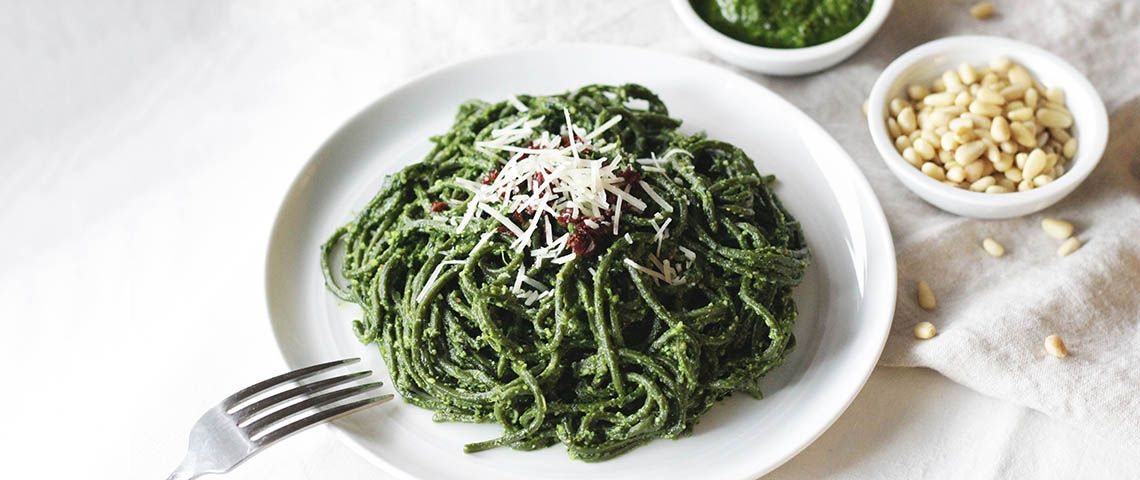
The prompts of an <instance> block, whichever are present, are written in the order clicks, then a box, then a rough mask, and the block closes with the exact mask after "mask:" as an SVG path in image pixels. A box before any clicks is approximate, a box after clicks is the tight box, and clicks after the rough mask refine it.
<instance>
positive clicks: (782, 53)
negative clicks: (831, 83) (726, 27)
mask: <svg viewBox="0 0 1140 480" xmlns="http://www.w3.org/2000/svg"><path fill="white" fill-rule="evenodd" d="M690 1H691V0H673V9H674V10H676V11H677V14H678V16H679V17H681V21H682V23H684V24H685V25H686V26H687V27H689V29H690V30H695V31H696V33H697V34H698V35H701V36H703V37H705V38H706V39H708V40H709V41H713V42H717V43H718V46H719V47H720V48H723V49H726V50H731V51H732V53H733V54H734V55H737V56H741V57H752V58H764V59H766V60H769V61H776V62H798V61H804V60H809V59H816V58H822V57H826V56H828V55H831V54H834V53H835V52H839V51H843V50H844V49H847V48H851V47H855V46H857V45H859V44H860V43H861V42H863V41H865V40H867V39H869V38H870V37H871V36H872V35H874V34H875V32H876V31H878V30H879V27H881V26H882V25H883V22H884V21H885V20H886V19H887V14H888V13H890V11H891V7H892V6H893V5H894V0H873V1H872V2H871V10H870V11H868V12H867V16H866V17H864V18H863V21H861V22H859V24H858V25H856V26H855V28H853V29H851V31H849V32H847V33H844V34H843V35H840V36H839V37H836V38H834V39H832V40H828V41H826V42H823V43H820V44H818V45H812V46H808V47H799V48H772V47H761V46H759V45H753V44H751V43H747V42H742V41H740V40H737V39H735V38H732V37H730V36H728V35H726V34H724V33H721V32H720V31H719V30H717V29H715V28H713V27H712V25H709V24H708V22H705V20H704V19H703V18H701V16H700V15H698V14H697V11H696V10H695V9H694V8H693V4H692V3H690Z"/></svg>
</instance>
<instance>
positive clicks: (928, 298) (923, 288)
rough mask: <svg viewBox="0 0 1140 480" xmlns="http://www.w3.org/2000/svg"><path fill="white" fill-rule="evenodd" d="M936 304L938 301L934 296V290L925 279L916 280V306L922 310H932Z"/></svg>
mask: <svg viewBox="0 0 1140 480" xmlns="http://www.w3.org/2000/svg"><path fill="white" fill-rule="evenodd" d="M937 305H938V301H937V300H936V299H935V298H934V290H931V289H930V285H929V284H927V283H926V282H925V281H919V282H918V306H920V307H922V309H923V310H934V307H935V306H937Z"/></svg>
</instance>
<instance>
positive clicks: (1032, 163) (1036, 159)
mask: <svg viewBox="0 0 1140 480" xmlns="http://www.w3.org/2000/svg"><path fill="white" fill-rule="evenodd" d="M1047 161H1048V160H1047V159H1046V158H1045V152H1043V151H1042V150H1041V149H1040V148H1037V149H1034V150H1033V151H1032V152H1029V158H1028V159H1027V160H1026V161H1025V167H1023V168H1022V169H1021V174H1022V176H1023V177H1025V178H1034V177H1036V176H1038V175H1040V174H1041V172H1044V171H1045V162H1047Z"/></svg>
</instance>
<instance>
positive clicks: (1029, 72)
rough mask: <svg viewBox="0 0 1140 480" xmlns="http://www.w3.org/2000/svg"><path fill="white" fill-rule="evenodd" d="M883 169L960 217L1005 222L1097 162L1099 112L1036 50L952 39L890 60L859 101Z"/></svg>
mask: <svg viewBox="0 0 1140 480" xmlns="http://www.w3.org/2000/svg"><path fill="white" fill-rule="evenodd" d="M867 119H868V126H869V128H870V130H871V138H872V140H873V141H874V143H875V147H876V148H877V149H878V150H879V153H880V154H881V155H882V157H883V160H884V162H886V164H887V167H888V168H889V169H890V170H891V172H892V173H894V174H895V176H896V177H898V179H899V180H900V181H901V182H902V183H903V184H904V185H905V186H906V187H907V188H909V189H910V190H911V191H912V192H914V193H915V194H916V195H918V196H919V197H921V198H922V199H924V200H926V201H927V202H930V203H931V204H933V205H935V206H937V207H939V208H941V209H943V210H946V211H948V212H951V213H955V214H958V215H962V216H968V217H975V218H1010V217H1017V216H1021V215H1026V214H1029V213H1033V212H1036V211H1038V210H1041V209H1043V208H1045V207H1048V206H1050V205H1052V204H1053V203H1056V202H1057V201H1059V200H1060V199H1062V198H1064V197H1065V196H1066V195H1068V194H1069V193H1070V192H1072V191H1073V190H1074V189H1075V188H1076V187H1077V186H1078V185H1079V184H1080V183H1081V182H1082V181H1084V179H1085V178H1087V177H1088V175H1089V173H1091V172H1092V170H1093V169H1094V168H1095V167H1096V164H1097V163H1098V162H1099V161H1100V157H1101V155H1102V154H1103V153H1104V148H1105V144H1106V143H1107V140H1108V115H1107V114H1106V112H1105V108H1104V103H1103V102H1102V101H1101V99H1100V96H1099V95H1097V92H1096V90H1095V89H1094V88H1093V86H1092V85H1091V84H1090V83H1089V81H1088V80H1087V79H1085V77H1084V76H1083V75H1081V73H1080V72H1079V71H1077V70H1076V69H1075V68H1073V67H1072V66H1070V65H1069V64H1068V63H1065V61H1064V60H1061V59H1060V58H1058V57H1057V56H1055V55H1053V54H1051V53H1049V52H1046V51H1044V50H1042V49H1040V48H1037V47H1035V46H1032V45H1029V44H1026V43H1023V42H1018V41H1015V40H1010V39H1006V38H999V37H981V36H963V37H950V38H944V39H941V40H936V41H933V42H930V43H927V44H924V45H921V46H919V47H917V48H915V49H913V50H911V51H909V52H907V53H905V54H903V55H902V56H900V57H899V58H898V59H896V60H895V61H894V62H892V63H891V64H890V65H889V66H887V68H886V69H885V70H883V73H882V75H881V76H880V77H879V79H878V81H876V82H875V85H874V87H873V88H872V90H871V95H870V98H869V99H868V103H867Z"/></svg>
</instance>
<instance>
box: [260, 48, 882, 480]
mask: <svg viewBox="0 0 1140 480" xmlns="http://www.w3.org/2000/svg"><path fill="white" fill-rule="evenodd" d="M562 49H588V50H589V49H592V50H595V51H606V52H607V53H610V52H617V53H622V54H632V55H647V56H656V57H660V58H662V59H665V60H668V61H674V62H682V63H684V62H688V63H692V64H697V65H700V66H702V67H707V68H712V69H714V70H716V71H718V73H720V74H722V75H727V76H730V77H734V78H736V79H740V80H744V81H746V82H747V83H748V84H750V85H751V86H752V87H754V88H758V89H760V90H762V91H765V92H767V93H769V94H771V96H772V97H774V99H775V101H777V102H782V103H784V105H785V106H786V107H790V108H791V109H792V110H794V111H795V112H796V113H798V114H799V116H800V119H799V120H800V121H801V122H802V124H803V125H804V126H806V127H807V128H810V129H814V130H816V132H817V133H821V134H822V135H823V137H824V138H826V139H827V140H828V141H829V142H831V143H833V144H834V145H835V147H837V148H838V150H839V151H841V152H843V154H844V155H843V158H841V159H835V160H838V161H843V162H846V163H847V164H848V165H847V166H848V167H849V168H851V169H852V170H853V172H854V173H855V174H856V175H854V176H853V178H851V179H850V180H852V181H853V182H854V183H855V186H856V191H857V193H856V195H857V196H860V197H866V198H864V200H865V201H866V202H868V203H867V204H866V205H865V206H866V207H867V208H860V211H861V212H862V213H864V214H869V216H870V218H869V220H872V222H868V221H864V222H863V225H864V226H871V225H870V224H871V223H874V224H876V225H877V226H879V227H880V228H877V229H875V230H874V231H872V230H870V229H868V230H867V232H868V233H867V235H866V236H867V237H871V236H873V235H874V236H879V237H881V238H882V240H883V241H884V243H883V244H882V246H885V247H886V248H884V249H882V250H883V251H882V252H878V255H881V256H882V257H883V258H882V259H879V260H880V261H885V262H886V264H885V265H884V268H885V269H886V270H888V271H889V274H886V276H885V278H884V280H886V281H887V283H888V284H887V285H884V286H883V287H884V289H885V290H887V292H888V293H887V294H886V297H889V298H886V297H885V298H884V302H883V305H884V306H885V308H886V312H885V313H884V316H885V318H884V322H883V325H882V331H881V332H878V333H879V335H878V336H877V337H876V338H878V345H877V347H876V348H875V349H874V350H875V354H874V359H873V361H871V362H869V365H866V366H863V367H862V369H861V370H863V371H862V372H861V373H860V377H861V378H860V379H859V381H858V382H857V385H858V387H857V388H855V389H854V390H853V391H852V392H851V393H850V395H849V396H848V398H847V399H846V400H845V401H844V402H843V404H842V406H841V408H838V409H836V410H835V412H834V413H833V414H831V415H830V418H828V419H827V421H825V422H822V423H820V424H819V425H820V426H819V428H817V429H816V431H813V432H812V433H811V435H810V436H807V437H805V438H807V440H806V441H804V442H802V444H801V445H799V446H798V447H797V448H795V449H793V450H790V451H789V452H788V453H787V454H785V455H783V456H781V457H780V458H779V460H778V461H776V462H774V463H772V464H771V465H764V466H761V467H760V468H759V469H757V470H755V471H754V472H752V473H751V474H750V475H749V476H747V477H742V478H741V479H740V480H749V479H754V478H759V477H761V476H763V475H767V474H768V473H770V472H772V471H774V470H775V469H777V468H779V467H780V466H781V465H784V464H785V463H787V462H788V461H789V460H791V459H792V458H794V457H796V456H797V455H799V454H800V453H801V452H803V450H804V449H806V448H807V447H808V446H810V445H812V444H814V443H815V442H816V440H818V439H819V437H820V436H822V435H823V434H824V433H825V432H827V431H828V430H829V429H830V428H831V427H832V426H833V425H834V424H835V422H836V421H838V420H839V418H840V417H841V416H843V414H844V413H845V412H846V411H847V409H848V408H850V407H851V404H852V402H854V401H855V398H856V397H858V396H859V394H860V393H861V392H862V391H863V388H864V387H866V384H867V381H868V379H870V377H871V374H872V373H873V372H874V370H875V368H876V367H877V366H878V362H879V359H880V358H881V357H882V353H883V350H884V348H885V347H886V343H887V339H888V337H889V334H890V331H891V328H892V326H893V324H894V314H895V308H896V306H897V302H898V274H897V272H898V265H897V257H896V250H895V245H894V238H893V235H892V234H891V230H890V223H889V222H888V221H887V218H886V214H885V212H884V211H883V207H882V204H881V202H880V201H879V198H878V196H877V195H876V194H875V190H874V188H872V187H871V184H870V181H868V180H867V176H866V175H865V174H864V173H863V170H862V169H861V168H860V167H859V164H857V163H855V160H854V158H853V157H852V156H851V154H850V153H848V152H847V149H845V148H843V145H841V144H840V143H839V142H838V141H837V140H836V139H835V137H834V136H832V135H831V133H829V132H828V131H827V130H826V129H824V128H823V126H822V125H820V124H819V123H818V122H816V121H815V119H813V118H812V117H811V116H810V115H808V114H807V113H806V112H804V111H803V110H802V109H800V108H799V107H798V106H796V105H795V104H794V103H792V102H791V101H790V100H788V99H786V98H784V97H783V96H782V95H780V94H778V93H776V92H774V91H772V90H771V89H769V88H768V87H766V86H764V85H762V84H760V83H758V82H756V81H755V80H753V79H751V78H748V77H747V76H745V75H743V74H742V73H740V72H738V71H735V70H733V69H731V68H726V67H724V66H722V65H718V64H716V63H713V62H709V61H705V60H702V59H699V58H695V57H693V56H689V55H683V54H678V53H673V52H667V51H661V50H655V49H651V48H646V47H639V46H633V45H613V44H603V43H590V42H556V43H550V44H544V45H537V46H530V47H520V48H508V49H500V50H495V51H493V52H488V53H484V54H479V55H474V56H468V57H464V58H460V59H458V60H455V61H453V62H450V63H445V64H443V65H440V66H437V67H434V68H431V69H428V70H425V71H423V72H421V73H419V74H416V75H413V76H412V77H410V78H408V79H406V80H404V81H402V82H400V83H398V84H397V85H395V86H394V87H391V88H388V89H386V90H384V91H382V92H381V93H380V94H379V95H377V96H376V97H375V98H374V99H373V100H371V101H369V102H367V103H366V104H365V105H363V106H362V107H361V108H360V109H359V110H357V111H356V112H355V113H353V114H352V115H350V116H349V117H347V118H346V119H345V120H344V121H342V122H340V123H339V124H338V125H337V126H336V127H335V128H333V129H332V130H331V131H330V133H329V134H328V135H327V136H326V137H325V139H324V140H323V141H321V143H320V145H319V146H318V147H317V148H316V149H314V150H313V151H312V152H311V153H310V154H309V155H308V158H307V159H306V160H305V162H304V163H303V164H302V165H301V166H300V168H298V170H297V173H296V174H294V176H293V178H292V180H290V182H289V185H288V187H287V188H286V189H285V193H284V194H283V195H282V196H281V197H280V199H279V200H278V206H277V209H276V212H275V213H274V218H273V224H272V226H271V228H270V230H269V238H268V241H267V242H266V247H265V252H264V267H263V269H262V270H263V272H262V283H263V287H264V292H263V300H264V302H265V304H264V306H265V310H266V319H267V320H268V327H269V329H270V333H271V334H272V335H273V340H274V344H275V346H276V350H277V353H278V355H279V356H280V358H281V360H282V362H283V363H284V364H285V365H286V366H287V367H289V368H298V367H299V365H292V362H290V359H289V354H288V353H286V350H285V348H283V346H284V345H285V343H284V342H283V339H282V338H281V336H280V335H279V333H278V329H277V328H276V327H275V321H274V319H273V315H272V313H271V312H272V311H273V310H274V309H273V307H272V303H273V299H272V298H271V297H272V295H273V294H272V293H271V285H272V281H271V280H270V275H271V273H272V271H271V270H272V267H271V261H272V260H273V253H274V251H275V250H276V247H275V245H276V244H277V241H276V239H277V238H278V237H279V236H280V234H279V230H280V229H282V228H283V223H284V222H283V218H284V214H285V207H286V205H287V204H288V202H289V200H290V198H291V197H292V196H293V195H294V194H295V192H296V191H297V190H298V188H299V187H300V186H301V184H302V183H303V182H304V181H305V178H306V174H307V173H308V172H309V171H310V170H312V169H313V168H315V164H316V162H317V160H318V159H319V158H321V157H322V154H323V153H324V152H325V151H326V150H327V149H329V148H331V146H332V145H333V143H332V142H333V141H334V140H335V139H336V138H337V137H339V136H340V135H341V134H342V133H344V132H345V131H346V130H348V129H349V128H350V127H351V126H352V125H353V124H354V123H356V122H357V120H359V119H360V118H361V117H363V116H364V115H365V114H367V113H368V112H370V111H372V109H373V108H376V107H377V105H379V104H381V103H384V102H386V101H388V100H389V99H392V98H395V97H397V96H398V95H400V94H401V93H403V92H404V91H406V90H409V89H411V88H414V87H415V86H416V85H417V84H419V83H421V82H424V81H426V80H428V79H430V78H432V77H435V76H439V75H443V74H446V73H448V72H449V71H451V70H457V69H461V68H464V67H467V66H469V65H473V64H478V63H482V62H487V61H490V60H492V59H495V58H500V57H510V56H516V55H526V54H533V53H535V52H544V51H552V50H562ZM867 252H868V258H871V257H873V256H876V253H877V252H875V250H874V249H871V248H868V249H867ZM871 263H872V262H870V261H868V262H867V264H868V269H869V270H873V269H872V268H871ZM888 267H889V268H888ZM872 274H873V273H872V272H870V271H869V272H868V275H872ZM868 303H869V302H868ZM320 427H321V428H322V429H327V430H330V431H331V432H332V433H333V434H334V436H336V437H337V438H338V439H339V441H340V442H341V443H342V444H345V445H346V446H348V448H349V449H350V450H352V451H353V452H355V453H356V454H357V455H359V456H361V457H363V458H364V460H365V461H367V462H368V463H369V464H371V465H374V466H376V467H377V468H379V469H381V470H383V471H384V472H385V473H387V474H390V475H392V476H393V477H395V478H400V479H409V480H415V479H416V478H417V477H415V476H414V475H412V474H410V473H409V472H406V471H404V470H402V469H400V468H399V467H398V466H396V465H394V464H392V463H390V462H387V461H385V460H384V459H383V458H381V457H380V456H378V455H375V454H373V452H371V451H370V450H368V449H367V448H366V447H365V446H364V445H362V444H360V442H358V441H357V440H356V439H354V438H352V437H351V436H350V435H349V432H348V431H347V430H346V429H344V428H340V427H338V426H337V425H336V423H335V422H326V423H324V424H322V425H321V426H320Z"/></svg>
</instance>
